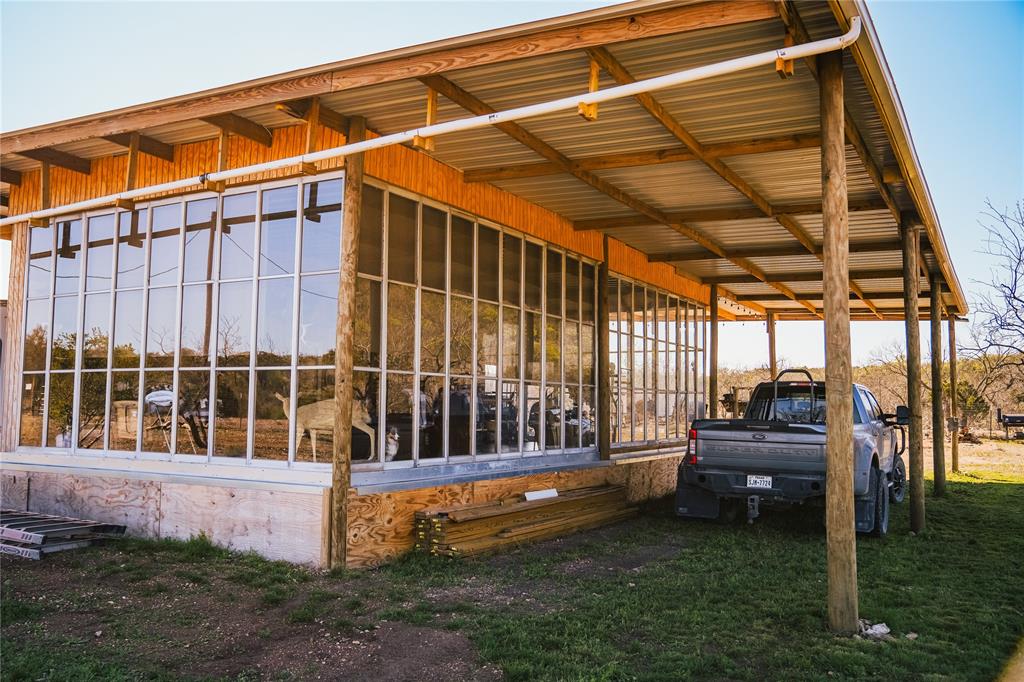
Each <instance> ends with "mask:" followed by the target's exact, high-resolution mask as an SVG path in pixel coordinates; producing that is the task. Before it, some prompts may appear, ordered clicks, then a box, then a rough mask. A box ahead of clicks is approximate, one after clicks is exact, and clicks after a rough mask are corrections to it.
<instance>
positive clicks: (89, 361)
mask: <svg viewBox="0 0 1024 682" xmlns="http://www.w3.org/2000/svg"><path fill="white" fill-rule="evenodd" d="M109 326H110V294H90V295H88V296H86V297H85V319H84V321H83V322H82V367H84V368H85V369H101V368H106V366H107V346H108V343H109V339H110V334H109Z"/></svg>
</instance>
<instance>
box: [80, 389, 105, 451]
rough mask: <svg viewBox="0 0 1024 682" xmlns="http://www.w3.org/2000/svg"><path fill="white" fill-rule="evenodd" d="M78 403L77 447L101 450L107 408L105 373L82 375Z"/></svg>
mask: <svg viewBox="0 0 1024 682" xmlns="http://www.w3.org/2000/svg"><path fill="white" fill-rule="evenodd" d="M78 403H79V404H78V447H80V448H102V447H103V425H104V417H105V413H106V407H107V375H106V372H83V373H82V376H81V390H80V391H79V396H78Z"/></svg>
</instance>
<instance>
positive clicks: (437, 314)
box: [420, 291, 447, 373]
mask: <svg viewBox="0 0 1024 682" xmlns="http://www.w3.org/2000/svg"><path fill="white" fill-rule="evenodd" d="M444 312H445V305H444V294H437V293H434V292H431V291H423V292H422V293H421V294H420V370H422V371H424V372H435V373H441V372H444V368H445V362H444V349H445V345H446V343H445V341H446V339H447V335H446V334H445V332H444V324H445V315H444Z"/></svg>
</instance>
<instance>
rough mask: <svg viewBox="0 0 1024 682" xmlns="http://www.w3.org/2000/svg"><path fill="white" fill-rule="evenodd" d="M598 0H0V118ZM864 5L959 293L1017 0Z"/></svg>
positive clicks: (1014, 168)
mask: <svg viewBox="0 0 1024 682" xmlns="http://www.w3.org/2000/svg"><path fill="white" fill-rule="evenodd" d="M606 4H611V3H605V2H524V1H518V2H374V3H295V2H293V3H281V2H222V3H199V2H175V3H158V2H121V3H99V2H97V3H86V2H76V3H56V2H40V1H36V2H10V1H7V0H2V1H0V83H2V87H0V130H5V131H9V130H15V129H18V128H23V127H27V126H31V125H36V124H40V123H47V122H50V121H55V120H61V119H66V118H70V117H74V116H79V115H83V114H89V113H94V112H98V111H104V110H109V109H114V108H117V107H121V106H126V105H130V104H136V103H139V102H145V101H150V100H154V99H159V98H163V97H170V96H173V95H178V94H183V93H188V92H194V91H196V90H200V89H204V88H208V87H214V86H217V85H223V84H227V83H234V82H238V81H242V80H245V79H249V78H257V77H260V76H265V75H268V74H273V73H278V72H281V71H287V70H289V69H295V68H302V67H306V66H311V65H315V64H320V63H324V62H329V61H334V60H338V59H344V58H347V57H353V56H358V55H362V54H368V53H372V52H379V51H382V50H386V49H391V48H395V47H401V46H404V45H411V44H417V43H422V42H426V41H429V40H435V39H441V38H445V37H450V36H454V35H461V34H465V33H472V32H475V31H481V30H486V29H490V28H497V27H500V26H507V25H510V24H515V23H519V22H524V21H531V20H534V19H541V18H545V17H550V16H556V15H559V14H566V13H570V12H575V11H582V10H585V9H589V8H592V7H597V6H601V5H606ZM870 9H871V12H872V16H873V18H874V21H875V27H876V29H877V31H878V34H879V37H880V38H881V41H882V46H883V49H884V51H885V55H886V57H887V59H888V61H889V66H890V69H891V71H892V74H893V78H894V80H895V82H896V85H897V89H898V91H899V95H900V99H901V101H902V103H903V107H904V109H905V110H906V114H907V118H908V120H909V123H910V129H911V133H912V135H913V138H914V142H915V144H916V147H917V152H918V156H919V157H920V159H921V163H922V164H923V167H924V171H925V175H926V177H927V179H928V183H929V186H930V188H931V193H932V198H933V200H934V203H935V206H936V208H937V210H938V214H939V219H940V221H941V222H942V226H943V229H944V232H945V235H946V240H947V244H948V245H949V248H950V252H951V253H952V255H953V259H954V263H955V265H956V268H957V271H958V273H959V275H960V279H961V283H962V284H963V286H964V287H965V289H967V291H968V295H969V296H970V295H971V293H972V292H975V291H978V290H979V286H978V285H977V284H976V280H987V279H988V278H989V267H990V262H989V261H988V260H987V259H986V257H985V256H983V255H982V254H980V253H979V252H978V251H979V248H980V245H979V242H980V235H981V234H982V232H981V228H980V227H979V226H978V219H979V218H980V217H981V216H980V214H981V211H982V210H983V208H984V203H985V200H986V199H991V200H992V201H993V202H994V203H995V204H997V205H1000V206H1005V205H1009V204H1011V203H1012V202H1014V201H1017V200H1020V199H1024V3H1019V2H1018V3H1011V2H902V1H891V0H890V1H883V2H874V3H871V5H870ZM311 17H315V18H316V20H315V21H311V20H310V19H311ZM6 247H7V242H0V277H2V280H3V284H0V295H6V291H5V289H6V280H7V275H6V267H7V266H6V255H5V254H6V251H5V249H6ZM964 331H966V330H964ZM961 335H963V332H961ZM902 337H903V325H902V323H881V322H877V323H871V322H862V323H854V324H853V355H854V362H855V363H860V362H864V361H866V360H867V359H868V358H869V357H870V355H871V353H872V352H873V351H874V350H875V349H876V348H878V347H880V346H884V345H888V344H890V343H892V342H893V341H898V340H901V339H902ZM923 338H925V339H927V338H928V337H927V334H924V335H923ZM823 345H824V344H823V339H822V328H821V325H820V323H813V322H807V323H801V322H789V323H782V324H780V325H779V327H778V347H779V355H780V356H781V357H784V358H786V359H787V360H789V361H790V362H792V363H794V364H807V365H812V366H820V365H822V364H823V359H822V355H823V352H822V349H823ZM721 361H722V364H723V365H727V366H729V365H731V366H754V365H760V364H763V363H765V362H767V349H766V347H765V335H764V326H763V324H758V323H746V324H727V325H723V328H722V346H721Z"/></svg>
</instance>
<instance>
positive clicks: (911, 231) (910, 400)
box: [900, 218, 924, 533]
mask: <svg viewBox="0 0 1024 682" xmlns="http://www.w3.org/2000/svg"><path fill="white" fill-rule="evenodd" d="M901 222H902V225H901V226H900V232H901V236H902V238H903V308H904V317H903V319H904V324H905V326H906V333H907V407H908V408H909V409H910V424H909V425H908V427H907V431H908V435H907V449H908V451H909V452H908V455H909V458H910V529H911V530H912V531H914V532H915V533H920V532H921V531H923V530H924V459H923V457H924V453H923V449H924V447H923V446H924V444H923V442H922V441H923V438H922V433H921V326H920V315H919V311H918V297H919V296H920V291H919V290H920V288H921V281H920V277H919V276H918V270H917V251H918V248H919V246H920V234H921V229H920V226H918V225H917V224H916V223H914V222H911V220H910V219H907V218H904V219H903V220H902V221H901Z"/></svg>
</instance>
